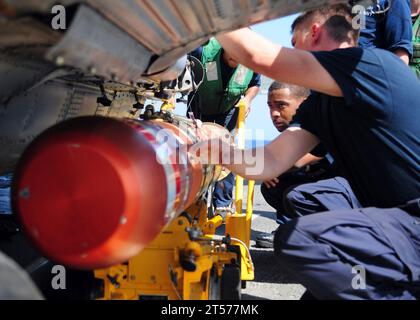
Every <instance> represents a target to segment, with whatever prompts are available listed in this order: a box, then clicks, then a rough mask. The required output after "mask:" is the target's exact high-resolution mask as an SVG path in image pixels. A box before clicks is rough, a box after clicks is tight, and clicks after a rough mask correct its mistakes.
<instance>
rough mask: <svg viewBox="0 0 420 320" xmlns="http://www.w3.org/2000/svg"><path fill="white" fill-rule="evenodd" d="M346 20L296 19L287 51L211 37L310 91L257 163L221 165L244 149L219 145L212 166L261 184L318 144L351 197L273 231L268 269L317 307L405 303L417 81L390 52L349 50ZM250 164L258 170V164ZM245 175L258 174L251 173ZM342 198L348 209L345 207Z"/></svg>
mask: <svg viewBox="0 0 420 320" xmlns="http://www.w3.org/2000/svg"><path fill="white" fill-rule="evenodd" d="M352 18H353V17H352V16H351V11H350V8H349V7H347V6H345V5H335V6H330V7H324V8H321V9H317V10H314V11H310V12H307V13H304V14H303V15H301V16H300V17H299V18H298V19H297V20H296V21H295V23H294V24H293V45H294V46H295V48H296V49H289V48H285V47H281V46H279V45H276V44H273V43H271V42H270V41H267V40H266V39H264V38H262V37H261V36H259V35H257V34H256V33H254V32H253V31H251V30H249V29H241V30H238V31H235V32H229V33H225V34H223V35H220V36H218V37H217V39H218V41H219V42H220V43H221V44H222V46H223V47H224V49H225V50H226V51H227V52H229V53H230V54H232V56H233V57H234V58H235V59H236V60H237V61H238V62H239V63H241V64H242V65H245V66H246V67H248V68H251V69H252V70H255V71H256V72H259V73H261V74H264V75H266V76H268V77H270V78H273V79H276V80H278V81H281V82H286V83H293V84H296V85H299V86H304V87H307V88H309V89H311V90H312V91H313V93H312V94H311V96H310V97H309V98H308V99H307V100H306V101H305V102H304V103H303V104H302V106H301V107H300V108H299V110H298V112H297V115H296V117H295V119H294V123H292V124H291V127H289V128H288V129H287V130H286V131H285V132H284V133H283V134H282V135H281V136H279V137H278V138H277V139H275V140H274V141H273V142H272V143H270V144H268V145H267V146H265V147H263V150H262V151H263V152H259V153H257V154H263V157H261V158H260V159H259V160H258V161H257V162H253V163H250V162H247V161H243V162H242V163H236V164H232V163H227V162H228V161H222V159H224V160H226V159H229V157H227V155H228V154H230V155H231V157H230V159H232V158H236V159H238V158H239V156H240V155H242V154H243V153H244V151H241V150H237V149H235V148H234V147H233V146H228V145H224V149H222V150H224V151H223V153H222V154H219V155H220V158H219V162H223V164H224V165H225V166H227V167H228V168H229V169H230V170H232V171H233V172H235V173H237V174H240V175H241V176H243V177H245V178H249V179H256V180H263V181H264V180H269V179H273V178H275V177H277V176H279V175H280V174H281V173H283V172H285V171H287V170H288V169H289V168H290V167H292V166H293V164H294V163H295V162H296V161H297V160H298V159H300V158H301V157H302V156H303V155H305V154H306V153H308V152H309V151H310V150H313V149H314V147H315V146H316V145H318V144H319V143H320V142H322V143H323V144H324V145H325V146H326V148H327V149H328V151H329V152H330V153H331V154H332V156H333V158H334V160H335V162H336V164H337V165H338V166H339V170H340V172H341V173H342V174H343V175H344V176H345V178H346V179H347V181H348V182H349V185H350V186H351V190H346V193H347V198H346V199H342V198H337V199H338V200H337V201H339V202H340V207H341V208H342V209H341V210H333V211H328V212H321V213H314V214H310V215H306V216H302V217H298V218H295V219H293V220H292V221H290V222H289V223H287V224H284V225H282V226H280V227H279V228H278V230H277V232H276V236H275V241H274V251H275V255H276V256H277V257H278V258H279V268H281V269H283V270H286V271H287V272H288V273H290V274H291V275H292V276H293V277H294V278H295V279H296V280H297V281H299V282H300V283H301V284H303V285H304V286H305V287H306V288H307V289H308V291H309V292H311V293H312V294H313V295H314V296H315V297H316V298H318V299H416V298H420V125H419V124H420V102H419V99H418V96H419V94H420V82H419V81H418V79H417V78H416V76H415V75H414V74H413V73H412V72H411V70H410V69H409V67H408V66H406V65H405V64H404V63H403V62H402V61H401V59H399V58H398V57H397V56H396V55H394V54H392V53H390V52H388V51H385V50H382V49H376V48H372V49H362V48H357V47H356V45H357V41H358V31H357V30H354V29H353V28H352ZM284 32H287V31H286V30H285V31H284ZM220 143H222V142H220ZM207 147H208V146H207ZM219 150H220V149H219ZM226 150H228V152H229V153H226V152H227V151H226ZM232 153H233V156H232ZM203 154H204V153H203ZM207 160H208V159H207ZM259 161H262V163H263V166H257V164H258V163H259ZM256 167H258V168H261V170H260V172H256V171H255V170H251V169H255V168H256ZM343 190H344V189H343ZM353 198H355V199H357V203H355V204H350V202H351V201H352V199H353ZM308 199H309V200H310V201H316V198H314V199H311V197H310V195H308ZM355 207H358V208H355ZM308 209H309V210H310V207H309V206H308V207H306V208H303V210H308ZM355 272H360V274H358V275H356V274H355ZM355 279H356V280H357V281H355Z"/></svg>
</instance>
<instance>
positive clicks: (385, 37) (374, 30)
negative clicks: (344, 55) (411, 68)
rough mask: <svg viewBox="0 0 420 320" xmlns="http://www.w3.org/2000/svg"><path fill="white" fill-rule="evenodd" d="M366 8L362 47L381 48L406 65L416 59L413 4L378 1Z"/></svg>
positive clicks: (405, 0)
mask: <svg viewBox="0 0 420 320" xmlns="http://www.w3.org/2000/svg"><path fill="white" fill-rule="evenodd" d="M375 2H376V4H375V5H369V6H368V7H366V8H365V10H364V13H365V23H366V25H365V27H364V28H362V29H361V30H360V38H359V46H360V47H362V48H365V49H367V48H380V49H385V50H389V51H391V52H393V53H395V54H396V55H397V56H399V57H400V58H401V59H402V60H403V61H404V62H405V63H406V64H408V62H409V60H410V58H411V57H412V55H413V44H412V34H413V31H412V24H411V17H410V16H411V11H410V0H376V1H375Z"/></svg>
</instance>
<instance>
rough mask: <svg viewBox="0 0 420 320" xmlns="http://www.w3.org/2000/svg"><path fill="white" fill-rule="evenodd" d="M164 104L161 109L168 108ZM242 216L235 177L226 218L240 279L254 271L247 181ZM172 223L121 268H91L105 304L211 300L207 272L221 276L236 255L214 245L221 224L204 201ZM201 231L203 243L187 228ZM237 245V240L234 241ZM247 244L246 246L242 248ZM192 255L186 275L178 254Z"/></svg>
mask: <svg viewBox="0 0 420 320" xmlns="http://www.w3.org/2000/svg"><path fill="white" fill-rule="evenodd" d="M168 104H169V102H168V101H165V103H164V104H163V107H164V109H166V110H170V109H172V107H171V106H170V105H168ZM239 110H240V111H239V121H238V139H239V147H240V148H244V147H245V140H244V132H243V131H244V127H245V105H244V104H243V103H239ZM248 190H249V191H248V198H247V209H246V213H245V214H243V213H242V203H243V178H241V177H239V176H237V178H236V202H235V204H236V208H237V210H236V213H235V214H232V215H228V216H227V217H226V235H228V234H229V235H230V236H231V237H232V238H233V239H232V244H233V245H237V246H239V248H240V253H241V257H240V260H241V261H240V266H241V280H246V281H249V280H253V279H254V268H253V265H252V260H251V257H250V255H249V251H248V250H247V247H249V243H250V233H251V221H252V207H253V190H254V182H253V181H249V184H248ZM187 212H188V214H189V216H190V217H186V216H185V215H181V216H179V217H178V218H177V219H175V220H174V221H173V222H172V223H171V224H170V225H169V226H168V227H167V228H166V229H165V230H163V232H162V233H161V234H160V235H159V236H158V237H157V238H156V239H155V240H154V241H153V242H152V243H151V244H150V245H149V246H148V247H146V248H145V249H144V250H143V251H142V252H141V253H139V254H138V255H137V256H135V257H134V258H132V259H130V260H129V261H128V262H127V263H125V264H120V265H117V266H113V267H111V268H108V269H102V270H96V271H95V277H96V278H98V279H102V280H103V283H104V288H103V289H104V290H103V292H104V296H103V297H102V299H104V300H138V299H142V298H143V299H147V298H149V299H150V298H167V299H169V300H181V299H183V300H208V299H209V298H210V297H211V292H210V291H211V289H210V288H211V285H210V282H211V273H212V272H213V273H214V276H215V277H218V278H219V279H220V278H221V275H222V272H223V268H224V266H225V265H227V264H231V263H232V262H236V263H238V262H239V261H238V255H237V253H235V252H230V251H228V247H227V246H226V245H225V244H223V243H221V242H220V241H214V238H213V236H214V235H215V233H216V229H217V228H218V227H220V226H221V225H222V223H223V221H222V218H221V217H220V216H219V215H216V216H215V217H214V218H212V219H209V218H208V210H207V203H206V202H205V201H203V200H201V201H199V202H197V203H196V204H195V205H193V206H191V207H190V208H188V209H187ZM188 227H189V228H192V227H193V228H197V229H198V230H201V231H202V234H203V237H202V241H191V240H190V238H189V236H188V232H186V228H188ZM236 239H237V240H239V241H237V240H236ZM245 246H246V247H245ZM183 254H184V255H189V256H193V257H194V260H195V266H196V270H195V271H193V272H189V271H186V270H185V269H184V268H183V267H182V264H181V260H180V257H181V256H182V255H183Z"/></svg>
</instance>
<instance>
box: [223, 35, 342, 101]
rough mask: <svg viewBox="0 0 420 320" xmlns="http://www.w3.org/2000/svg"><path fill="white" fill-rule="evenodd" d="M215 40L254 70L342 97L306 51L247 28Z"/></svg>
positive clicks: (280, 79) (339, 90)
mask: <svg viewBox="0 0 420 320" xmlns="http://www.w3.org/2000/svg"><path fill="white" fill-rule="evenodd" d="M217 40H218V41H219V42H220V44H221V45H222V46H223V48H224V49H225V50H226V51H227V52H228V53H229V54H230V55H232V56H233V57H234V58H235V60H237V61H238V62H239V63H240V64H242V65H244V66H246V67H248V68H249V69H251V70H254V71H255V72H257V73H260V74H263V75H266V76H267V77H269V78H272V79H275V80H278V81H280V82H286V83H290V84H295V85H298V86H301V87H305V88H309V89H312V90H315V91H318V92H321V93H325V94H328V95H330V96H336V97H341V96H343V93H342V91H341V89H340V87H339V86H338V85H337V83H336V81H335V80H334V79H333V78H332V77H331V75H330V74H329V73H328V72H327V70H325V69H324V67H322V65H321V64H320V63H319V62H318V61H317V60H316V58H315V57H314V56H313V55H312V54H311V53H310V52H307V51H303V50H297V49H289V48H285V47H282V46H280V45H277V44H274V43H272V42H270V41H268V40H267V39H265V38H263V37H262V36H260V35H258V34H257V33H255V32H254V31H252V30H250V29H248V28H245V29H240V30H237V31H233V32H228V33H224V34H222V35H219V36H218V37H217Z"/></svg>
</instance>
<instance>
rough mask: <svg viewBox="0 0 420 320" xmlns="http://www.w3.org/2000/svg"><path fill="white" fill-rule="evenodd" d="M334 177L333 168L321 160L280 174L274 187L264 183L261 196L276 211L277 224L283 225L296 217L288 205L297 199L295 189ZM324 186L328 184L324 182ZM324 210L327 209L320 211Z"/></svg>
mask: <svg viewBox="0 0 420 320" xmlns="http://www.w3.org/2000/svg"><path fill="white" fill-rule="evenodd" d="M335 176H336V172H335V170H334V167H333V166H332V165H331V164H330V163H329V161H328V160H327V159H323V160H321V161H320V162H318V163H316V164H313V165H311V166H309V167H308V168H301V169H298V170H291V171H288V172H286V173H284V174H282V175H281V176H279V177H278V180H279V183H277V185H276V186H275V187H270V188H268V187H267V186H266V185H265V184H264V183H263V184H261V194H262V195H263V197H264V200H265V201H266V202H267V203H268V204H269V205H270V206H272V207H273V208H274V209H275V210H276V213H277V223H278V224H283V223H287V222H288V221H290V220H291V219H292V218H293V217H295V216H296V215H297V213H296V212H295V211H294V210H291V205H290V201H293V197H297V193H298V192H300V191H296V192H293V191H294V190H295V189H296V190H297V188H298V187H300V186H302V185H307V184H309V183H314V182H318V181H320V180H325V179H329V178H333V177H335ZM325 184H328V183H327V182H326V183H325ZM322 188H323V187H322ZM330 188H331V187H330ZM299 190H300V189H299ZM325 210H327V209H324V210H320V211H325ZM291 211H293V212H291ZM318 212H319V211H318Z"/></svg>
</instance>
